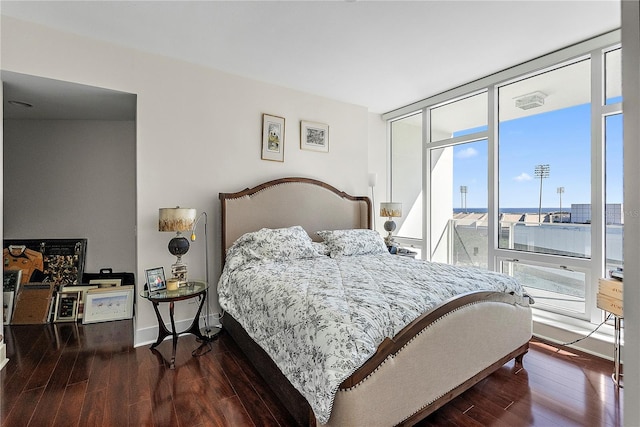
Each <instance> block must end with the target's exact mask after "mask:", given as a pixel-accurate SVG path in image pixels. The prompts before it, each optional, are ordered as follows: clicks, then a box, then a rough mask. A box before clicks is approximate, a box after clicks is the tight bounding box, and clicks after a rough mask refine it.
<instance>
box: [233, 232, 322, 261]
mask: <svg viewBox="0 0 640 427" xmlns="http://www.w3.org/2000/svg"><path fill="white" fill-rule="evenodd" d="M317 256H320V254H319V253H318V251H317V249H316V247H315V246H314V245H313V241H312V240H311V238H310V237H309V235H308V234H307V232H306V231H305V230H304V228H302V227H300V226H299V225H296V226H293V227H288V228H263V229H261V230H258V231H254V232H251V233H245V234H243V235H242V236H240V238H239V239H238V240H236V241H235V242H234V243H233V245H231V247H230V248H229V250H228V251H227V259H226V263H227V264H231V267H230V268H232V269H233V268H236V267H238V266H240V265H242V264H244V263H245V262H248V261H251V260H262V259H264V260H274V261H282V260H289V259H300V258H315V257H317Z"/></svg>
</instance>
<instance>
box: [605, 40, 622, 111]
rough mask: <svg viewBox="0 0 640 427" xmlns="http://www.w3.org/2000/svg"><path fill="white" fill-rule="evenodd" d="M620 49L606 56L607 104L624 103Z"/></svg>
mask: <svg viewBox="0 0 640 427" xmlns="http://www.w3.org/2000/svg"><path fill="white" fill-rule="evenodd" d="M620 57H621V55H620V49H616V50H612V51H610V52H607V53H606V54H605V55H604V61H605V76H606V80H605V86H604V87H605V104H607V105H609V104H615V103H617V102H622V62H621V58H620Z"/></svg>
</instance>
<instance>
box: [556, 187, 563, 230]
mask: <svg viewBox="0 0 640 427" xmlns="http://www.w3.org/2000/svg"><path fill="white" fill-rule="evenodd" d="M556 191H557V192H558V195H559V196H560V222H562V194H563V193H564V187H558V189H557V190H556Z"/></svg>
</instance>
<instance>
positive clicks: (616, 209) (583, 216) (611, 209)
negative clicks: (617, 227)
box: [571, 203, 624, 224]
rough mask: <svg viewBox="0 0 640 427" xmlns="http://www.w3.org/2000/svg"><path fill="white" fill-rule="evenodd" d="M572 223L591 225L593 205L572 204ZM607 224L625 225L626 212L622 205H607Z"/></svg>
mask: <svg viewBox="0 0 640 427" xmlns="http://www.w3.org/2000/svg"><path fill="white" fill-rule="evenodd" d="M571 222H573V223H576V224H590V223H591V204H590V203H572V204H571ZM605 222H606V223H607V224H624V210H623V205H622V203H607V205H606V206H605Z"/></svg>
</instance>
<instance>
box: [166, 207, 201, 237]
mask: <svg viewBox="0 0 640 427" xmlns="http://www.w3.org/2000/svg"><path fill="white" fill-rule="evenodd" d="M195 221H196V210H195V209H191V208H181V207H180V206H177V207H175V208H160V209H158V231H189V230H191V229H192V228H193V224H194V222H195Z"/></svg>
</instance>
